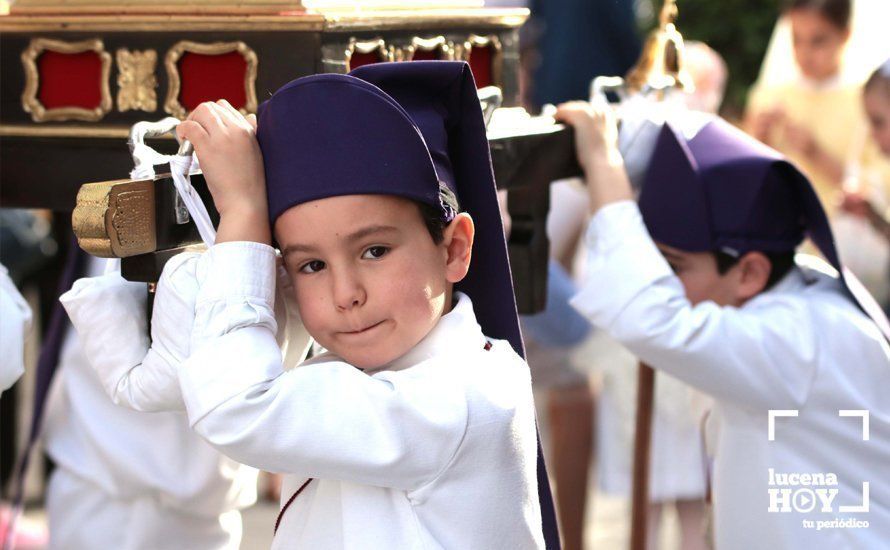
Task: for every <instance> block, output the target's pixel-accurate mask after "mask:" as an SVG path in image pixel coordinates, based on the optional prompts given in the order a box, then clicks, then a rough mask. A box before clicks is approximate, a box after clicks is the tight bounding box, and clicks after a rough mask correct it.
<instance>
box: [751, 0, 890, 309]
mask: <svg viewBox="0 0 890 550" xmlns="http://www.w3.org/2000/svg"><path fill="white" fill-rule="evenodd" d="M786 6H787V7H786V9H785V11H784V16H785V17H787V19H788V21H789V22H790V26H791V35H792V37H791V40H792V46H793V56H794V60H795V65H796V68H797V69H798V74H797V75H796V77H795V78H792V79H790V80H787V81H785V82H783V83H780V84H775V85H764V84H757V85H755V87H754V89H753V90H752V92H751V96H750V100H749V103H748V111H747V113H746V129H747V130H748V132H749V133H750V134H751V135H753V136H754V137H756V138H757V139H759V140H760V141H763V142H764V143H766V144H767V145H770V146H772V147H774V148H775V149H777V150H778V151H780V152H782V153H784V154H785V155H787V156H788V158H789V160H791V161H792V162H793V163H794V164H795V165H796V166H797V167H798V168H799V169H800V170H801V171H802V172H803V173H804V174H806V176H807V177H808V178H809V179H810V181H812V183H813V186H814V188H815V189H816V194H817V195H818V196H819V199H820V200H821V202H822V205H823V207H824V208H825V210H826V212H827V213H828V216H829V220H830V221H831V222H832V224H833V225H834V233H835V237H836V239H837V241H838V249H839V253H840V255H841V256H842V257H843V258H844V260H845V263H846V264H847V267H848V268H850V269H851V270H852V271H853V272H854V273H855V274H856V275H857V277H859V279H860V280H861V281H862V282H863V284H865V285H866V286H867V287H868V288H869V290H870V291H871V292H872V293H873V294H874V295H875V297H876V298H877V299H878V300H879V301H884V300H886V298H887V297H888V292H890V288H888V285H887V284H886V281H887V278H888V276H890V275H888V272H887V268H886V264H887V261H886V260H887V258H888V257H890V249H888V247H887V246H886V245H885V244H884V243H883V242H881V241H880V240H879V239H878V238H877V237H876V236H875V235H874V234H873V233H872V232H870V231H869V228H868V227H867V226H865V225H864V224H862V223H861V222H859V221H858V220H851V219H850V218H849V217H846V216H844V215H843V214H840V215H838V214H839V212H838V207H839V205H840V202H841V199H842V196H843V192H842V186H843V184H844V182H845V181H847V180H848V179H849V175H850V172H851V170H853V171H855V172H857V173H859V174H871V173H879V174H881V176H880V177H879V178H878V179H884V178H887V177H890V162H888V161H887V160H886V159H883V158H881V157H880V155H878V154H876V148H875V147H874V144H873V143H871V142H870V141H869V140H868V139H867V131H866V124H865V120H864V119H863V116H862V107H861V99H860V98H861V80H860V79H857V78H856V77H855V75H853V74H851V73H850V71H847V70H845V67H844V52H845V49H846V47H847V44H848V42H849V41H850V37H851V29H852V27H851V16H852V4H851V0H790V1H789V2H788V3H787V5H786ZM857 180H858V182H859V183H858V185H860V186H861V187H862V192H863V193H865V194H866V195H869V194H872V193H874V194H877V195H878V196H881V197H883V196H884V195H886V192H887V189H884V188H877V189H870V188H869V187H870V185H871V182H869V181H868V179H867V178H857ZM810 251H812V249H810Z"/></svg>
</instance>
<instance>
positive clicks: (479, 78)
mask: <svg viewBox="0 0 890 550" xmlns="http://www.w3.org/2000/svg"><path fill="white" fill-rule="evenodd" d="M492 63H494V55H493V48H492V47H491V46H484V47H483V46H473V49H471V50H470V69H472V70H473V78H474V79H476V87H477V88H484V87H485V86H491V85H492V84H494V82H492V77H491V73H492V70H491V69H492V67H491V65H492Z"/></svg>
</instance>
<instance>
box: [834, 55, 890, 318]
mask: <svg viewBox="0 0 890 550" xmlns="http://www.w3.org/2000/svg"><path fill="white" fill-rule="evenodd" d="M863 102H864V105H865V111H866V114H867V116H868V124H869V130H870V131H871V137H872V139H873V140H874V142H875V143H876V144H877V145H878V147H879V148H880V151H881V154H882V155H884V156H885V157H886V158H890V59H888V60H887V61H885V62H884V64H883V65H881V66H880V67H878V68H877V69H876V70H875V72H874V73H872V75H871V77H870V78H869V79H868V82H866V83H865V89H864V93H863ZM885 184H886V185H887V186H888V187H890V181H888V182H885ZM887 207H888V204H887V203H886V201H885V202H884V203H883V204H880V203H879V201H877V200H875V199H874V198H870V197H868V196H867V195H866V194H864V193H863V190H862V189H852V190H847V192H846V193H845V195H844V202H843V208H844V210H846V211H847V212H850V213H851V214H854V215H856V216H859V217H861V218H863V219H865V220H866V221H867V222H868V223H869V224H870V225H871V226H872V228H873V229H874V230H875V231H876V232H877V233H878V234H879V235H881V237H882V238H883V239H884V240H885V241H886V242H887V243H888V244H890V221H888V218H887V213H886V212H887ZM885 305H886V304H885Z"/></svg>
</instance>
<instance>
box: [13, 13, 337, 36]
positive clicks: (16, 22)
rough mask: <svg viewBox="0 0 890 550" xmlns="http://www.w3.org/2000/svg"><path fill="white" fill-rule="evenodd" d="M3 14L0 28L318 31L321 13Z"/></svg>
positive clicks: (28, 30)
mask: <svg viewBox="0 0 890 550" xmlns="http://www.w3.org/2000/svg"><path fill="white" fill-rule="evenodd" d="M165 13H167V14H166V15H157V14H153V15H139V14H137V15H73V14H72V15H18V16H16V15H6V16H2V17H0V32H3V33H33V32H103V31H115V32H117V31H119V32H157V31H170V32H179V31H219V32H222V31H261V32H271V31H321V30H323V29H324V17H322V16H321V15H317V14H300V15H289V14H288V15H240V16H239V15H194V14H188V15H170V14H169V13H168V12H165Z"/></svg>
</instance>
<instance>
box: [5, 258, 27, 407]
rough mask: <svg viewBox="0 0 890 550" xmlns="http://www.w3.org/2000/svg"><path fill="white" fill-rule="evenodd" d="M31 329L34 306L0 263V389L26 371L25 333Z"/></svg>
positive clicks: (11, 383)
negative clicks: (32, 306)
mask: <svg viewBox="0 0 890 550" xmlns="http://www.w3.org/2000/svg"><path fill="white" fill-rule="evenodd" d="M30 329H31V308H29V307H28V304H27V302H25V299H24V298H22V295H21V294H19V291H18V289H17V288H16V287H15V284H14V283H13V282H12V279H10V278H9V275H8V273H7V271H6V268H5V267H3V266H2V265H0V350H3V351H2V353H0V392H2V391H4V390H6V389H8V388H9V387H11V386H12V385H13V384H15V382H16V380H18V379H19V377H20V376H21V375H22V373H24V372H25V363H24V361H25V359H24V351H25V337H26V336H27V335H28V332H29V331H30Z"/></svg>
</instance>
